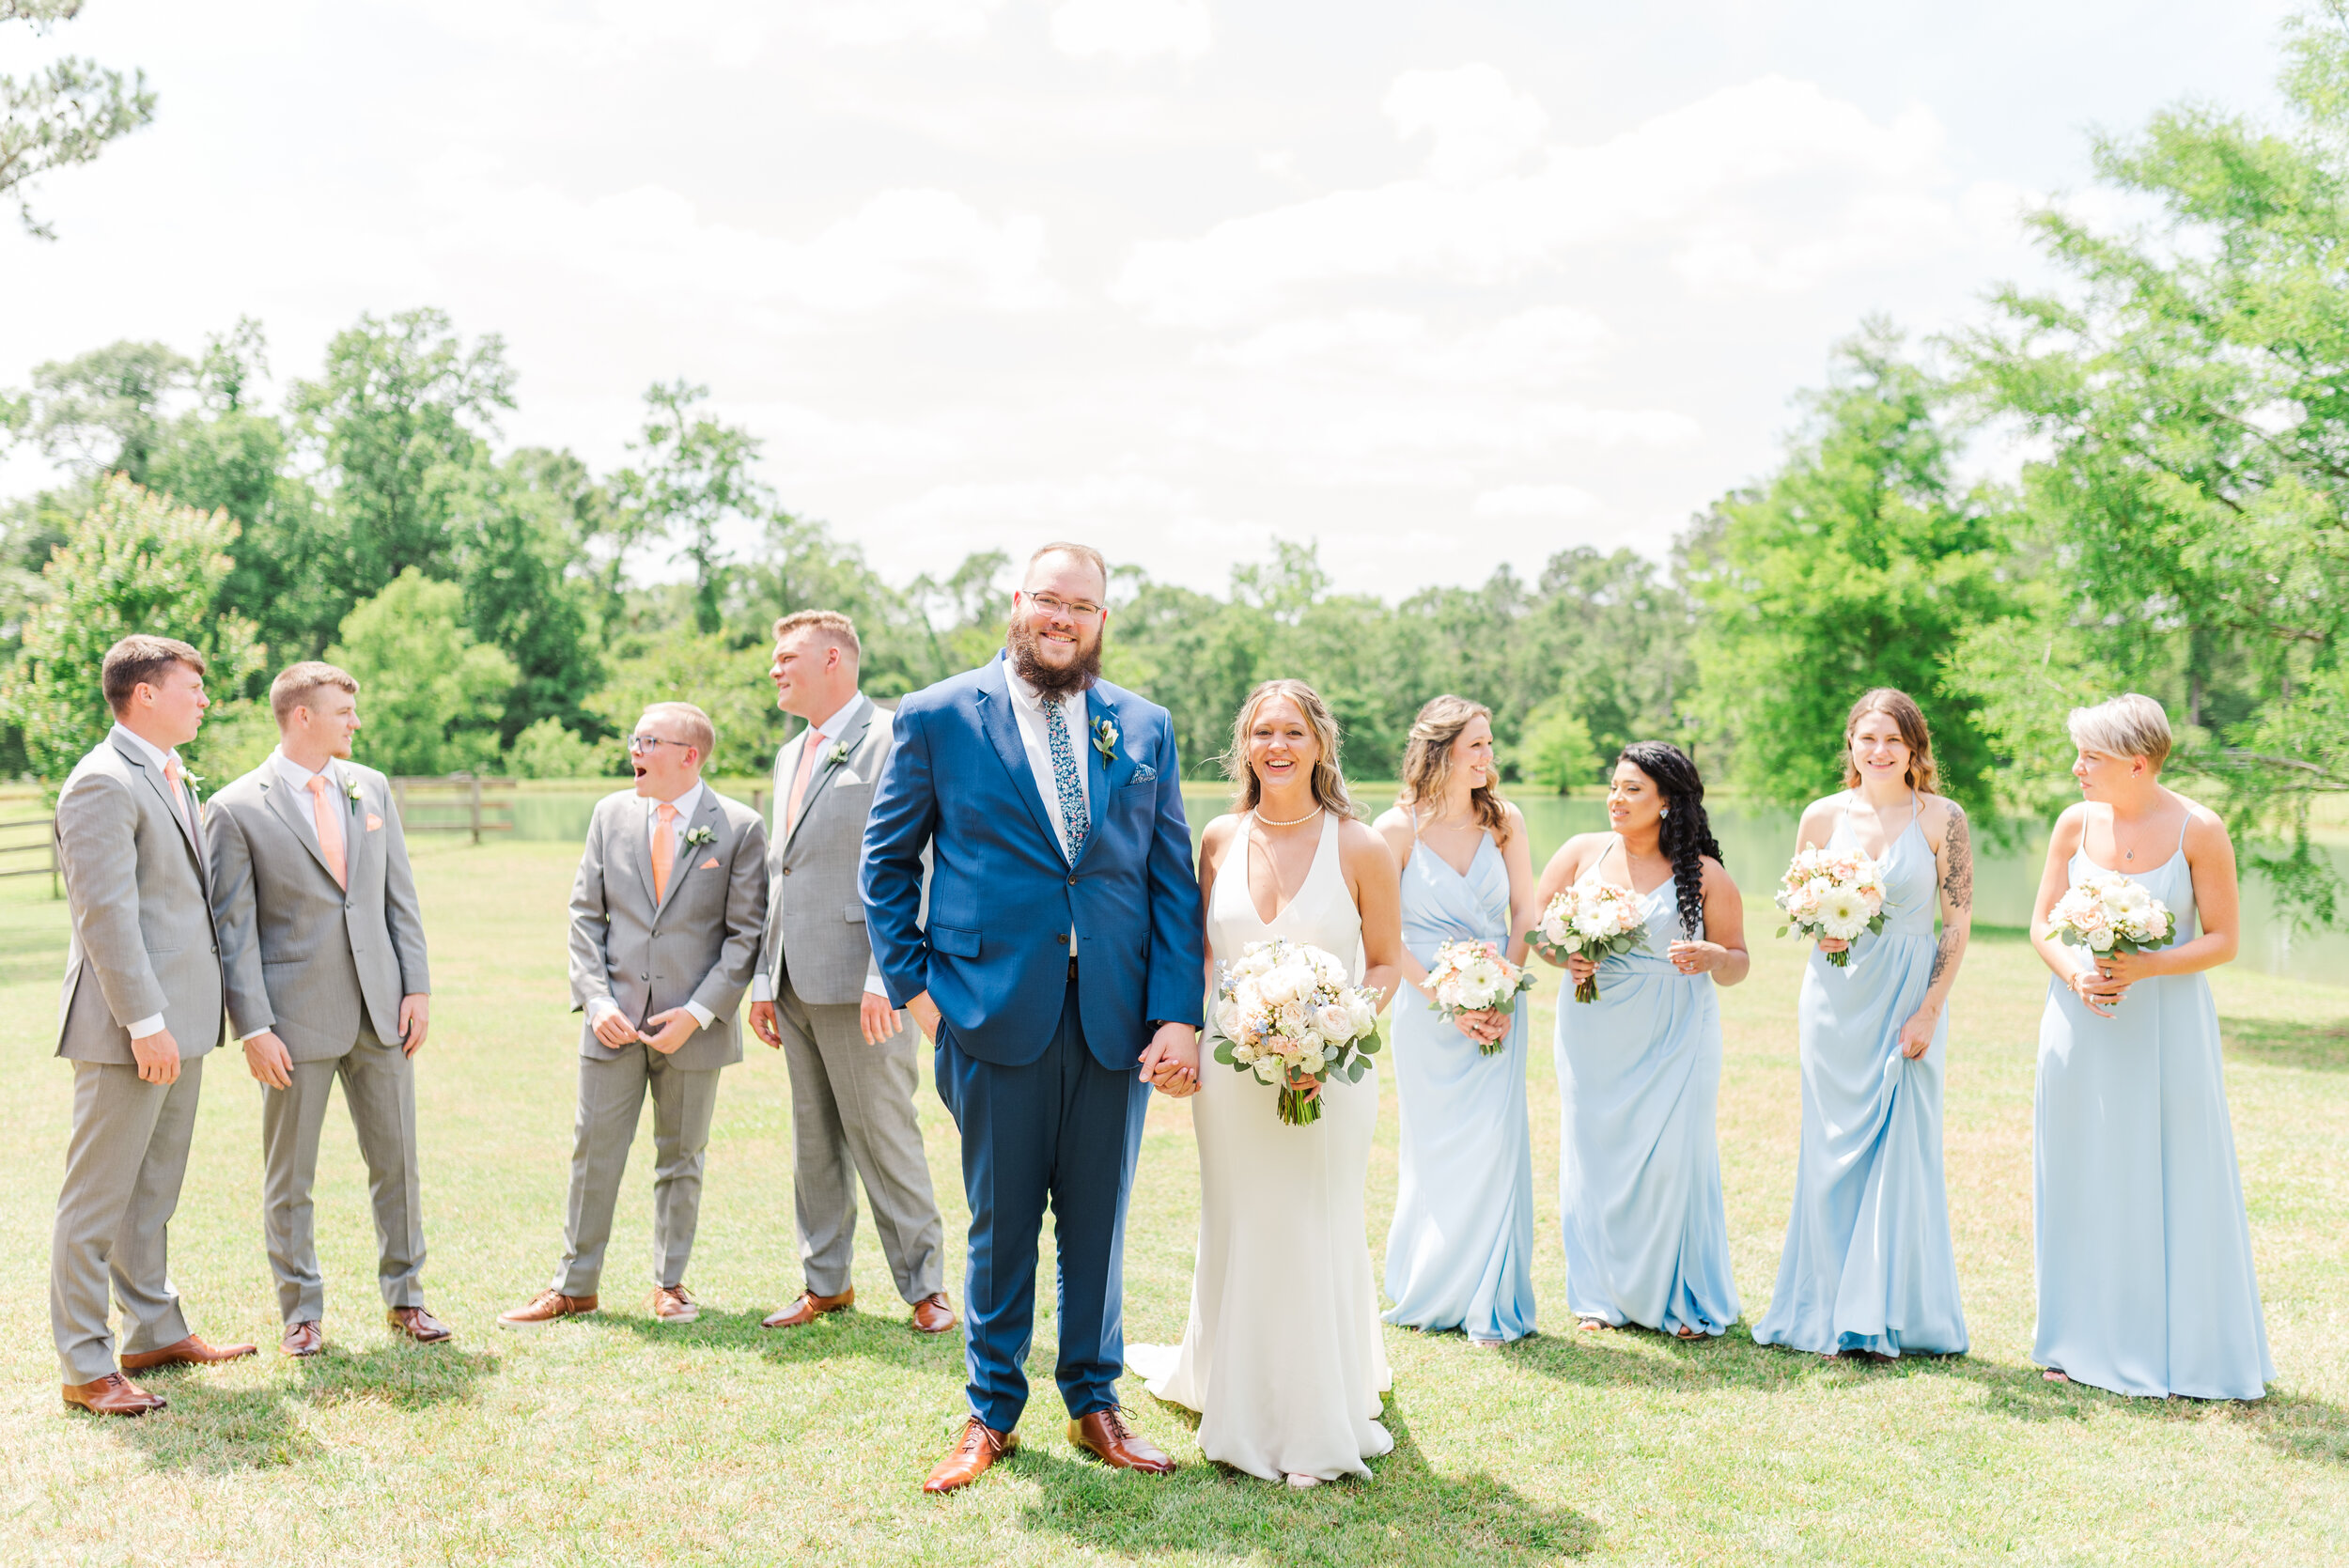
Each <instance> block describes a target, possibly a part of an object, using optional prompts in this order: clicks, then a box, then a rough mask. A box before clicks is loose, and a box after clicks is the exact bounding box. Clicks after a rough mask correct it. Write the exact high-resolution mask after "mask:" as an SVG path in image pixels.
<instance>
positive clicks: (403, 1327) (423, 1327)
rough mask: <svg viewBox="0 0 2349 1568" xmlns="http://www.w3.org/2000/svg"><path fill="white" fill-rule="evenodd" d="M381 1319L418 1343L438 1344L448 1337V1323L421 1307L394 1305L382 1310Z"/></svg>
mask: <svg viewBox="0 0 2349 1568" xmlns="http://www.w3.org/2000/svg"><path fill="white" fill-rule="evenodd" d="M383 1321H384V1322H386V1323H388V1324H390V1325H391V1326H392V1327H395V1328H397V1329H398V1330H399V1331H400V1332H401V1333H403V1334H405V1335H407V1336H408V1337H409V1338H410V1339H412V1340H413V1341H415V1342H416V1343H418V1344H439V1343H441V1342H442V1341H443V1340H445V1339H447V1338H448V1337H449V1328H448V1325H447V1324H445V1323H443V1322H442V1321H441V1320H440V1319H439V1318H437V1317H434V1316H433V1315H432V1314H431V1313H430V1312H426V1311H425V1310H424V1309H423V1308H422V1307H394V1308H392V1309H390V1310H389V1311H388V1312H384V1314H383Z"/></svg>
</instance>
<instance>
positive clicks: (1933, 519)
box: [1682, 323, 2008, 809]
mask: <svg viewBox="0 0 2349 1568" xmlns="http://www.w3.org/2000/svg"><path fill="white" fill-rule="evenodd" d="M1943 396H1944V394H1943V393H1942V391H1941V389H1940V388H1938V387H1937V385H1936V383H1934V382H1933V381H1932V380H1930V379H1929V378H1928V377H1927V376H1926V375H1925V374H1924V372H1923V371H1921V369H1919V368H1918V367H1917V366H1916V365H1913V364H1911V363H1910V362H1909V361H1907V360H1906V359H1905V358H1904V357H1903V356H1902V354H1901V351H1900V343H1899V339H1898V338H1897V336H1896V335H1895V334H1892V332H1891V331H1890V329H1889V328H1887V327H1885V326H1883V325H1882V324H1880V323H1877V324H1872V325H1871V326H1870V328H1869V329H1868V331H1867V332H1865V333H1864V334H1861V335H1860V336H1859V337H1858V338H1856V339H1854V340H1852V341H1851V342H1849V343H1847V344H1845V345H1843V347H1842V348H1841V349H1839V350H1838V353H1837V364H1836V375H1835V377H1834V378H1833V380H1831V382H1830V384H1829V386H1828V389H1827V390H1826V391H1824V392H1822V393H1820V394H1817V395H1815V396H1812V398H1811V399H1810V400H1809V403H1810V416H1811V417H1810V427H1809V429H1808V431H1807V432H1806V434H1805V436H1804V437H1803V439H1801V440H1800V441H1799V442H1797V445H1796V446H1795V449H1794V450H1793V451H1792V452H1791V453H1790V454H1789V455H1788V458H1787V461H1786V464H1785V466H1784V467H1783V468H1782V469H1781V470H1780V472H1779V473H1778V474H1776V475H1775V476H1773V477H1772V478H1771V479H1770V480H1769V481H1768V482H1767V483H1766V484H1764V485H1761V486H1759V487H1756V488H1754V489H1748V490H1743V491H1739V492H1737V493H1735V494H1733V495H1730V496H1727V497H1725V498H1724V499H1723V500H1721V501H1720V502H1719V504H1718V505H1716V506H1715V508H1714V510H1713V513H1712V515H1711V516H1710V517H1709V518H1707V519H1706V520H1704V521H1703V523H1702V524H1701V525H1700V527H1699V529H1698V531H1697V532H1696V534H1695V535H1694V536H1692V537H1691V538H1690V539H1689V540H1688V541H1687V543H1686V545H1685V546H1684V554H1683V559H1682V570H1683V576H1684V580H1685V581H1688V582H1689V583H1690V585H1691V588H1692V591H1693V592H1694V593H1695V594H1696V595H1697V597H1698V598H1699V599H1700V600H1701V601H1702V602H1703V604H1704V606H1705V608H1706V609H1707V610H1708V611H1709V614H1708V616H1707V617H1706V618H1705V620H1704V621H1703V623H1702V625H1701V627H1700V629H1699V634H1698V638H1697V669H1698V674H1699V678H1700V680H1701V682H1702V692H1701V695H1700V697H1699V700H1698V706H1699V709H1700V711H1701V713H1702V714H1703V717H1704V718H1705V719H1706V720H1707V721H1708V722H1710V724H1711V726H1712V727H1713V730H1714V733H1715V735H1716V736H1717V737H1726V738H1727V739H1728V740H1729V741H1730V743H1731V744H1732V745H1733V747H1734V757H1735V777H1736V778H1737V779H1738V780H1739V781H1740V782H1741V783H1743V784H1746V785H1747V786H1748V787H1750V788H1751V789H1752V790H1754V791H1755V792H1756V793H1757V794H1759V795H1760V796H1761V797H1762V798H1764V799H1766V800H1775V801H1780V802H1784V803H1789V804H1792V803H1797V802H1800V801H1803V800H1809V799H1811V798H1812V797H1815V796H1819V795H1824V794H1827V793H1828V792H1829V791H1831V790H1833V789H1835V788H1837V787H1839V786H1840V785H1841V783H1842V774H1841V771H1840V768H1839V764H1838V758H1839V756H1840V753H1841V748H1842V744H1843V718H1844V715H1845V713H1846V712H1847V711H1848V710H1849V708H1850V706H1851V704H1852V702H1853V700H1854V699H1855V698H1857V697H1858V696H1859V694H1860V692H1862V691H1866V690H1867V689H1868V688H1870V687H1874V686H1892V687H1898V688H1899V689H1901V690H1902V691H1906V692H1907V693H1908V694H1909V695H1910V696H1912V697H1914V698H1916V699H1917V702H1918V705H1919V706H1921V707H1922V708H1923V709H1924V711H1925V718H1926V721H1927V722H1929V723H1930V724H1931V725H1932V726H1933V737H1934V754H1935V758H1936V760H1937V762H1938V763H1939V765H1940V769H1941V777H1942V782H1943V788H1944V789H1946V790H1947V791H1948V792H1949V793H1950V794H1951V795H1952V796H1953V797H1955V798H1956V799H1957V800H1959V801H1961V802H1963V803H1964V804H1965V805H1967V806H1968V808H1977V809H1978V808H1983V807H1986V806H1987V805H1988V804H1989V799H1988V796H1989V773H1990V768H1991V761H1992V758H1991V753H1990V747H1989V744H1988V741H1987V738H1986V737H1984V735H1983V730H1982V726H1981V722H1980V708H1981V699H1980V697H1979V696H1978V695H1977V694H1975V693H1974V692H1972V691H1969V690H1966V689H1964V688H1961V687H1959V686H1958V685H1956V684H1955V683H1953V682H1952V681H1951V680H1950V679H1949V677H1948V674H1947V671H1946V669H1945V665H1946V661H1947V660H1949V658H1950V657H1951V654H1952V650H1953V649H1954V648H1955V646H1956V644H1957V640H1958V637H1959V635H1960V633H1961V632H1962V631H1963V630H1964V629H1965V628H1966V627H1968V626H1969V625H1972V624H1974V623H1975V622H1977V621H1982V620H1986V619H1995V618H1997V617H1998V616H1999V614H2000V613H2002V612H2003V611H2004V609H2005V608H2006V605H2007V602H2008V600H2007V589H2006V586H2005V584H2004V583H2003V582H2002V581H2001V578H2000V571H2001V567H2002V566H2003V564H2004V563H2005V561H2006V553H2005V541H2006V527H2007V524H2006V516H2005V510H2004V505H2003V498H2002V497H2000V496H1999V495H1997V494H1996V493H1995V492H1991V491H1987V490H1983V491H1978V492H1976V493H1972V494H1963V493H1960V492H1959V491H1958V489H1957V487H1956V485H1955V483H1954V482H1953V481H1952V478H1951V474H1950V463H1951V447H1952V437H1951V435H1950V432H1949V430H1948V429H1947V427H1945V425H1944V423H1943V420H1942V417H1941V412H1940V407H1941V401H1942V398H1943Z"/></svg>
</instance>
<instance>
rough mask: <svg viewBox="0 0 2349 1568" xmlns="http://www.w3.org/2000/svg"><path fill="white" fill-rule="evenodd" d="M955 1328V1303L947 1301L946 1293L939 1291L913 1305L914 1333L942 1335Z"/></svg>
mask: <svg viewBox="0 0 2349 1568" xmlns="http://www.w3.org/2000/svg"><path fill="white" fill-rule="evenodd" d="M954 1326H955V1308H954V1303H953V1302H951V1301H949V1300H947V1299H946V1293H945V1292H944V1291H942V1290H941V1291H937V1292H934V1293H932V1294H931V1295H928V1296H924V1297H922V1299H921V1300H919V1301H916V1302H915V1303H914V1304H913V1331H914V1332H915V1333H917V1334H942V1333H944V1332H946V1330H947V1329H949V1328H952V1327H954Z"/></svg>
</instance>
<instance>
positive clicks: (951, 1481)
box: [922, 1416, 1019, 1493]
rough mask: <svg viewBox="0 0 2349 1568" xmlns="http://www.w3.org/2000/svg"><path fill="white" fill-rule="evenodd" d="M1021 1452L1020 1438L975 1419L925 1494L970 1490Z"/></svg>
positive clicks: (924, 1486)
mask: <svg viewBox="0 0 2349 1568" xmlns="http://www.w3.org/2000/svg"><path fill="white" fill-rule="evenodd" d="M1016 1452H1019V1437H1018V1436H1016V1435H1014V1434H1012V1433H1009V1432H995V1431H991V1430H989V1428H988V1424H987V1423H986V1422H985V1421H981V1420H979V1418H978V1417H976V1416H973V1417H972V1418H971V1419H970V1420H969V1421H965V1422H964V1423H963V1427H962V1436H961V1437H960V1438H959V1439H957V1441H956V1443H955V1451H954V1452H952V1453H950V1454H948V1455H947V1456H946V1457H945V1458H943V1459H941V1460H940V1461H939V1462H938V1467H937V1468H936V1469H934V1470H932V1471H930V1477H929V1479H928V1480H927V1481H925V1482H924V1483H922V1490H923V1491H925V1492H930V1493H938V1492H952V1491H955V1490H957V1489H958V1488H960V1487H964V1486H968V1485H970V1484H971V1483H972V1482H974V1481H976V1480H978V1479H979V1477H981V1476H983V1475H985V1474H987V1472H988V1467H990V1466H992V1465H993V1464H994V1463H995V1461H997V1460H998V1459H1003V1458H1006V1457H1008V1456H1009V1455H1011V1454H1013V1453H1016Z"/></svg>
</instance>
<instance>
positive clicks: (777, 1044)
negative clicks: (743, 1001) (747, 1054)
mask: <svg viewBox="0 0 2349 1568" xmlns="http://www.w3.org/2000/svg"><path fill="white" fill-rule="evenodd" d="M751 1032H752V1033H754V1034H755V1035H757V1036H758V1037H759V1038H760V1039H762V1040H764V1041H766V1042H767V1044H768V1046H769V1048H771V1049H775V1050H780V1049H782V1048H783V1032H781V1031H780V1030H778V1029H777V1028H776V1027H775V1004H774V1003H773V1002H771V1001H754V1002H752V1003H751Z"/></svg>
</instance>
